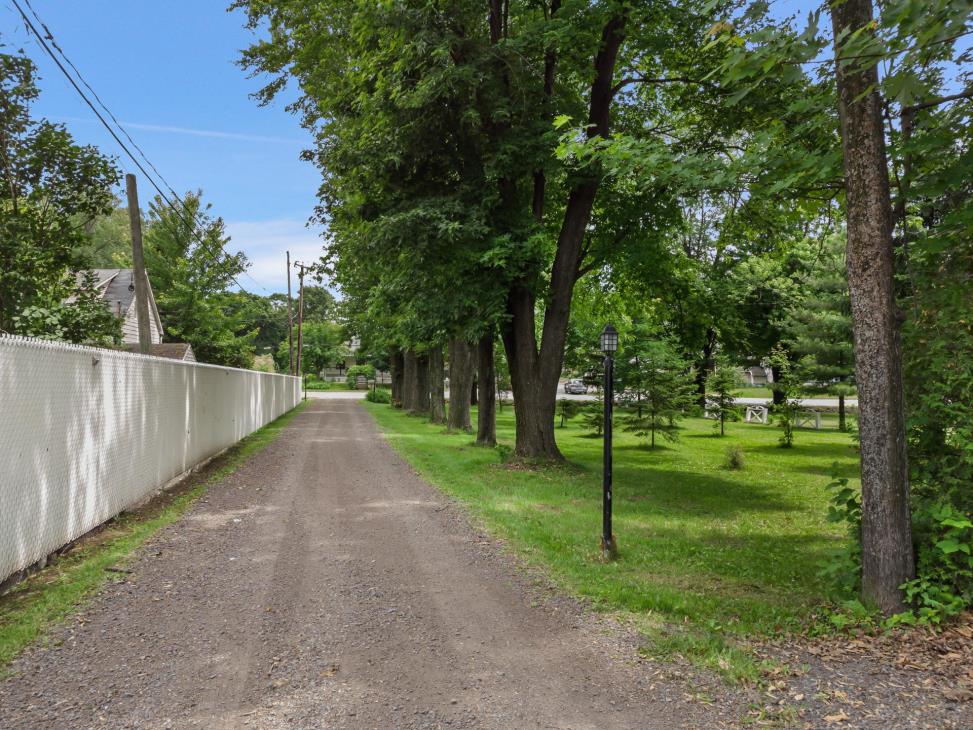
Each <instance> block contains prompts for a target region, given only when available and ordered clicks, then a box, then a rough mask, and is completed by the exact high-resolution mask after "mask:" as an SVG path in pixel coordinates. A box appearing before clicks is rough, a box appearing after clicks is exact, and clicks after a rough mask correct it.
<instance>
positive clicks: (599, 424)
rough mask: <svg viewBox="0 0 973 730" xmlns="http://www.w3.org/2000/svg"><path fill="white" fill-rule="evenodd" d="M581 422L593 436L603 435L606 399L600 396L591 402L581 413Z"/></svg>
mask: <svg viewBox="0 0 973 730" xmlns="http://www.w3.org/2000/svg"><path fill="white" fill-rule="evenodd" d="M581 424H582V426H583V427H584V429H585V430H586V431H591V432H592V433H591V435H592V436H601V433H602V431H604V430H605V401H604V400H603V399H602V398H598V400H596V401H595V402H594V403H591V404H589V405H588V406H587V407H586V408H585V409H584V410H583V411H582V413H581Z"/></svg>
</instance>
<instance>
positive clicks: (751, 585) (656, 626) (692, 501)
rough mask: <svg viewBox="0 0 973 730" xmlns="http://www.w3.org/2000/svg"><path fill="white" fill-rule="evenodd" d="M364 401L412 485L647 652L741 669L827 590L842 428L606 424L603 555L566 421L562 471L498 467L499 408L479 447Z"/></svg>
mask: <svg viewBox="0 0 973 730" xmlns="http://www.w3.org/2000/svg"><path fill="white" fill-rule="evenodd" d="M364 405H365V407H366V408H367V409H368V410H369V412H370V413H371V414H372V415H373V417H374V418H375V420H376V421H377V422H378V423H379V425H380V426H381V427H382V428H383V430H384V431H385V432H386V435H387V438H388V439H389V441H390V443H391V444H392V446H393V447H394V448H395V449H396V450H397V451H398V452H399V453H401V454H402V455H403V456H404V457H405V458H406V459H407V460H408V461H409V462H410V463H411V464H412V465H413V466H414V467H415V468H416V469H417V470H418V471H419V472H420V473H421V474H422V475H423V476H424V477H425V478H426V479H428V480H429V481H430V482H431V483H433V484H435V485H436V486H438V487H439V488H441V489H442V490H443V491H445V492H446V493H448V494H450V495H451V496H453V497H456V498H457V499H459V500H461V501H463V502H465V503H466V504H468V505H469V506H470V508H471V509H472V511H473V513H474V514H475V515H476V516H477V517H478V518H480V519H481V520H482V521H483V522H484V524H485V526H486V527H487V528H488V529H489V530H491V531H492V532H494V533H496V534H498V535H499V536H501V537H503V538H505V539H506V540H508V541H509V542H510V544H511V545H512V546H513V547H514V548H515V549H516V550H517V552H518V553H519V554H520V555H521V556H523V557H524V558H525V559H526V560H527V561H528V562H530V563H531V564H533V565H536V566H540V567H542V568H543V569H544V570H545V571H546V573H547V574H549V575H550V576H551V577H552V578H553V579H554V580H555V581H556V582H557V583H559V584H560V585H561V586H563V587H564V588H566V589H567V590H568V591H570V592H572V593H574V594H576V595H579V596H583V597H586V598H588V599H590V600H591V602H592V603H593V605H594V606H595V607H596V608H598V609H600V610H609V611H617V612H622V613H624V614H626V615H627V616H628V617H630V618H633V619H634V620H635V621H636V622H637V624H638V625H639V626H640V628H641V629H642V630H643V632H644V633H645V634H646V635H647V636H648V637H649V638H650V639H651V641H650V642H649V647H650V648H651V649H653V650H654V651H655V652H656V653H659V654H663V655H665V654H673V653H679V654H683V655H686V656H689V657H690V658H692V659H694V660H697V661H699V662H701V663H703V664H707V665H710V666H713V667H714V668H716V669H718V670H719V671H721V672H723V673H724V674H726V675H728V676H730V677H736V678H754V677H755V676H756V672H757V667H756V666H755V665H753V664H752V662H750V661H749V659H748V655H747V653H746V652H745V651H744V650H742V649H741V647H742V646H743V645H744V643H745V642H743V641H741V640H744V639H746V638H747V637H765V636H773V635H780V634H784V633H788V632H796V631H801V630H804V629H805V628H806V627H807V626H808V625H812V624H814V623H815V622H816V620H817V618H818V615H819V614H820V610H821V608H822V605H823V604H825V603H826V602H827V601H828V600H829V599H831V598H832V597H833V596H832V595H831V592H830V588H829V586H828V585H827V584H826V583H825V582H824V581H823V580H822V579H821V578H820V577H819V571H820V569H821V566H822V564H823V563H824V562H825V561H826V559H827V556H828V554H829V553H831V552H832V551H834V550H835V549H836V548H840V547H841V546H842V545H844V543H845V540H846V537H845V535H844V533H843V532H842V530H841V528H840V527H837V526H835V525H833V524H830V523H828V522H827V520H826V519H825V516H826V514H827V494H826V490H825V485H826V484H827V483H828V482H829V481H831V476H830V475H831V474H832V472H833V470H834V468H835V467H834V465H835V464H836V465H837V469H838V472H839V473H840V475H841V476H845V477H848V478H849V479H850V480H851V481H852V482H853V483H854V482H856V479H857V469H858V461H857V454H856V453H855V451H854V449H853V448H852V441H851V439H850V437H849V436H848V434H844V433H840V432H837V431H807V430H800V431H798V432H797V436H796V439H795V446H794V448H792V449H783V448H780V446H779V444H778V438H779V437H780V430H779V429H778V428H775V427H773V426H762V425H752V424H744V423H728V424H727V425H726V429H727V435H726V436H725V437H722V438H720V437H716V436H714V430H713V422H712V421H707V420H704V419H686V420H685V421H683V422H682V429H681V432H680V439H679V441H678V442H676V443H674V444H669V443H664V442H663V445H661V446H658V447H657V448H655V449H650V448H648V447H647V446H645V445H644V444H643V443H642V442H640V441H639V440H637V439H636V438H635V437H634V436H633V435H631V434H628V433H625V432H623V431H621V429H620V428H618V427H616V430H615V451H614V454H615V456H614V495H613V496H614V502H615V507H614V532H615V537H616V539H617V541H618V544H619V550H620V555H619V559H618V560H617V561H614V562H611V563H605V562H604V561H603V560H602V559H601V557H600V555H599V550H598V541H599V537H600V530H601V475H602V464H601V448H602V442H601V439H600V438H593V437H591V436H590V435H589V434H588V433H587V432H586V431H584V430H583V429H582V428H581V427H580V425H579V424H577V423H569V425H568V426H566V427H565V428H559V429H557V438H558V444H559V445H560V448H561V450H562V452H563V453H564V455H565V457H566V458H567V460H568V464H567V465H565V466H556V467H542V468H524V467H521V466H517V465H513V464H509V463H506V462H505V456H506V455H507V454H509V453H510V450H511V448H512V446H513V443H514V430H513V428H514V424H513V414H512V409H510V408H506V409H504V412H503V413H502V414H501V415H499V417H498V419H497V432H498V439H499V442H500V446H499V447H498V448H497V449H483V448H478V447H475V446H473V444H472V438H471V437H470V436H469V435H466V434H446V433H445V432H444V431H443V429H442V428H441V427H439V426H433V425H431V424H429V423H427V422H426V421H425V420H424V419H421V418H416V417H411V416H408V415H406V414H404V413H402V412H401V411H397V410H393V409H391V408H389V407H388V406H385V405H378V404H371V403H366V404H364ZM730 446H739V447H741V448H742V449H743V452H744V455H745V460H746V467H745V468H744V469H743V470H740V471H732V470H729V469H727V468H726V467H725V461H726V451H727V448H728V447H730Z"/></svg>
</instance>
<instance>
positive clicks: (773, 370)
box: [770, 365, 786, 406]
mask: <svg viewBox="0 0 973 730" xmlns="http://www.w3.org/2000/svg"><path fill="white" fill-rule="evenodd" d="M770 374H771V375H773V376H774V386H776V385H777V383H779V382H780V376H781V372H780V368H779V367H777V366H776V365H771V366H770ZM770 392H771V393H772V394H773V398H774V400H773V404H774V405H775V406H780V405H783V404H784V400H786V399H785V398H784V392H783V391H780V390H777V388H776V387H773V386H772V387H771V388H770Z"/></svg>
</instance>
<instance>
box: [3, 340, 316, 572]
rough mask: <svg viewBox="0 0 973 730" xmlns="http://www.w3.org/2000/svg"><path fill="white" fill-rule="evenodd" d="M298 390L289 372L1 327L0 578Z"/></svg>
mask: <svg viewBox="0 0 973 730" xmlns="http://www.w3.org/2000/svg"><path fill="white" fill-rule="evenodd" d="M300 398H301V386H300V380H299V379H298V378H292V377H290V376H287V375H274V374H271V373H260V372H256V371H252V370H238V369H234V368H224V367H218V366H214V365H204V364H198V363H186V362H181V361H177V360H168V359H165V358H159V357H150V356H146V355H137V354H132V353H127V352H117V351H114V350H103V349H100V348H93V347H82V346H77V345H66V344H63V343H54V342H46V341H42V340H33V339H28V338H22V337H11V336H0V582H2V581H3V580H4V579H6V578H7V577H9V576H10V575H12V574H13V573H16V572H17V571H19V570H22V569H24V568H26V567H28V566H30V565H31V564H33V563H35V562H37V561H38V560H41V559H42V558H44V557H46V556H47V555H49V554H50V553H51V552H53V551H55V550H57V549H58V548H59V547H61V546H63V545H65V544H67V543H69V542H71V541H72V540H74V539H76V538H78V537H80V536H81V535H83V534H84V533H86V532H88V531H89V530H91V529H93V528H95V527H97V526H98V525H100V524H101V523H103V522H105V521H106V520H108V519H110V518H112V517H114V516H115V515H117V514H118V513H119V512H121V511H122V510H124V509H126V508H128V507H131V506H133V505H135V504H137V503H139V502H141V501H142V500H144V499H145V498H147V497H148V496H150V495H151V494H152V493H153V492H155V491H156V490H158V489H159V488H161V487H163V486H164V485H165V484H166V483H167V482H169V481H170V480H172V479H174V478H175V477H177V476H179V475H180V474H183V473H184V472H186V471H188V470H189V469H191V468H192V467H194V466H196V465H197V464H199V463H200V462H202V461H204V460H206V459H208V458H210V457H212V456H213V455H215V454H217V453H219V452H220V451H222V450H223V449H226V448H227V447H229V446H232V445H233V444H235V443H236V442H237V441H239V440H240V439H242V438H243V437H244V436H247V435H248V434H250V433H253V432H254V431H256V430H257V429H259V428H260V427H261V426H264V425H265V424H267V423H269V422H270V421H272V420H274V419H275V418H277V417H278V416H280V415H282V414H283V413H285V412H287V411H289V410H290V409H292V408H293V407H294V406H296V405H297V404H298V402H299V401H300Z"/></svg>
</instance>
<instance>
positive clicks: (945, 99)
mask: <svg viewBox="0 0 973 730" xmlns="http://www.w3.org/2000/svg"><path fill="white" fill-rule="evenodd" d="M959 99H973V88H971V89H967V90H966V91H961V92H960V93H958V94H950V95H949V96H940V97H938V98H936V99H930V100H929V101H924V102H921V103H919V104H913V105H912V106H905V107H902V111H903V112H917V111H920V110H922V109H929V108H931V107H934V106H939V105H940V104H947V103H949V102H951V101H958V100H959Z"/></svg>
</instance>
